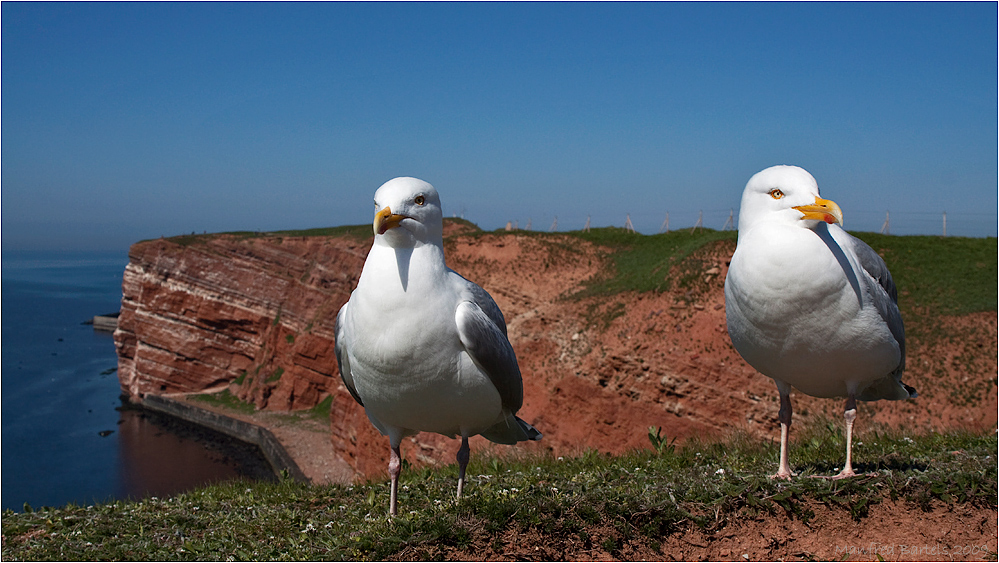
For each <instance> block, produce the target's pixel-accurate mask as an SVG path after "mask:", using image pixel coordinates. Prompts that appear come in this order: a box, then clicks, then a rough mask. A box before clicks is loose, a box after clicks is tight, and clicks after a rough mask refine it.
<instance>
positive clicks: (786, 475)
mask: <svg viewBox="0 0 999 563" xmlns="http://www.w3.org/2000/svg"><path fill="white" fill-rule="evenodd" d="M777 389H778V391H780V412H779V413H777V417H778V419H779V420H780V465H779V466H778V467H777V474H776V475H771V476H770V478H771V479H790V478H791V475H792V473H791V466H790V465H789V464H788V463H787V448H788V442H790V436H789V434H790V431H791V395H790V390H789V389H785V388H783V387H781V386H780V385H778V386H777Z"/></svg>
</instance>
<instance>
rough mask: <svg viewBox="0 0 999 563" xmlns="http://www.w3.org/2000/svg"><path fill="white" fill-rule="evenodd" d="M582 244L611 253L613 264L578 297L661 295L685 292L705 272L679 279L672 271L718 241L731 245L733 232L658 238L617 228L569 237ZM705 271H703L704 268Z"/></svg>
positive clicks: (703, 231) (676, 233)
mask: <svg viewBox="0 0 999 563" xmlns="http://www.w3.org/2000/svg"><path fill="white" fill-rule="evenodd" d="M570 234H571V235H573V236H577V237H579V238H581V239H583V240H585V241H588V242H591V243H593V244H596V245H599V246H602V247H605V248H608V249H610V250H611V253H610V256H609V257H610V259H611V262H612V264H613V268H612V271H611V272H609V273H608V275H606V276H603V277H598V278H597V279H595V280H592V281H591V282H590V283H589V284H588V287H587V289H586V290H584V291H583V292H581V293H580V294H578V296H579V297H588V296H593V295H614V294H617V293H622V292H627V291H634V292H639V293H641V292H646V291H653V292H663V291H668V290H670V289H674V288H687V287H689V286H691V282H692V281H694V280H695V279H699V278H700V277H701V275H702V272H703V271H704V269H701V268H697V269H696V272H693V271H690V272H686V271H685V272H681V273H680V275H679V276H678V277H674V276H672V275H670V274H671V273H675V272H671V271H670V270H671V268H673V267H674V266H678V265H680V264H682V263H683V262H684V261H685V260H686V259H687V258H688V257H690V256H691V254H693V253H694V252H696V251H697V250H699V249H701V248H702V247H704V246H705V245H707V244H709V243H712V242H715V241H719V240H731V241H734V240H735V238H736V233H735V232H734V231H714V230H711V229H697V230H696V231H695V232H693V233H692V232H691V231H690V230H687V229H683V230H679V231H672V232H669V233H664V234H658V235H642V234H637V233H631V232H628V231H625V230H624V229H619V228H616V227H604V228H599V229H592V230H591V231H590V232H588V233H584V232H582V231H574V232H572V233H570ZM705 269H706V268H705Z"/></svg>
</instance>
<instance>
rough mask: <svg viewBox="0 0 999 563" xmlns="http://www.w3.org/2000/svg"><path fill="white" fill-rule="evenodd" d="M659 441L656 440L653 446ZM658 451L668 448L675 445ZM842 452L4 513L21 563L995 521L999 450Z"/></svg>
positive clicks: (878, 447)
mask: <svg viewBox="0 0 999 563" xmlns="http://www.w3.org/2000/svg"><path fill="white" fill-rule="evenodd" d="M652 435H653V436H654V435H655V434H654V433H653V434H652ZM659 438H663V437H662V436H661V435H660V436H659ZM841 448H842V441H841V439H840V437H839V436H838V435H836V434H835V433H834V432H832V431H830V430H829V429H828V428H826V427H823V426H822V425H819V426H816V427H814V428H813V429H812V430H811V431H806V432H802V433H801V434H800V435H799V437H798V439H797V440H795V441H793V442H792V456H793V457H792V459H793V461H794V466H795V469H796V470H798V471H800V472H801V475H800V476H799V477H796V478H795V479H792V480H791V481H787V482H784V481H773V480H770V479H769V478H767V477H765V475H768V474H769V473H770V472H772V471H773V470H774V467H775V465H776V457H777V451H776V450H777V447H776V444H773V443H765V442H761V441H759V440H756V439H752V438H750V437H749V436H748V435H745V434H736V435H733V436H731V437H730V438H729V439H727V440H726V441H724V442H700V441H692V442H688V443H687V444H685V445H683V446H682V447H677V448H675V449H669V448H666V449H663V450H662V452H661V453H660V452H656V451H652V450H644V451H638V452H634V453H631V454H628V455H624V456H620V457H611V456H604V455H601V454H599V453H596V452H587V453H584V454H582V455H579V456H577V457H574V458H564V459H563V458H557V459H556V458H552V457H550V456H536V457H525V458H523V459H519V460H513V459H496V458H473V461H472V463H471V465H470V466H469V472H468V475H469V484H468V486H467V488H466V494H467V496H465V497H464V498H462V500H461V501H460V502H456V501H455V499H454V487H455V477H456V475H455V468H454V467H446V468H443V469H440V470H433V469H427V468H423V469H417V470H412V469H410V470H408V471H404V472H403V476H402V479H401V483H400V490H399V502H400V515H399V516H398V517H397V518H395V519H389V518H388V517H387V516H386V513H387V510H388V485H387V483H382V482H368V483H364V484H360V485H354V486H344V485H326V486H313V485H307V484H300V483H295V482H293V481H291V480H288V479H285V480H282V481H280V482H277V483H259V482H247V481H242V480H236V481H230V482H226V483H222V484H217V485H212V486H209V487H205V488H202V489H198V490H195V491H191V492H189V493H185V494H182V495H178V496H177V497H174V498H169V499H159V498H147V499H143V500H140V501H114V502H109V503H105V504H100V505H94V506H86V507H83V506H75V505H68V506H65V507H61V508H40V509H37V510H34V511H32V512H29V511H27V510H26V511H25V512H22V513H14V512H12V511H5V512H4V513H3V519H2V527H3V537H4V543H3V552H2V555H3V558H4V559H7V560H10V559H31V560H40V559H49V560H54V559H61V560H65V559H75V560H95V559H129V560H138V559H142V560H150V559H153V560H191V559H217V560H222V559H230V558H231V559H241V560H249V559H309V560H319V559H340V560H345V559H371V560H382V559H387V558H404V559H442V558H445V557H447V554H448V553H453V552H454V551H456V550H457V551H461V550H462V549H466V548H468V547H469V546H473V545H475V546H489V547H487V549H492V550H494V551H496V552H502V550H503V548H504V539H503V538H504V537H508V536H506V535H505V534H509V533H511V532H513V533H531V534H532V537H533V535H534V534H540V535H541V537H544V538H545V539H546V542H553V545H554V544H560V545H565V544H568V543H573V542H576V543H579V542H582V543H583V544H587V542H590V543H593V544H594V545H593V547H600V548H603V549H604V550H605V551H607V552H608V553H610V554H612V555H613V554H614V553H619V550H620V549H621V548H622V546H623V545H624V542H627V541H633V540H637V541H641V542H645V543H646V544H647V545H650V546H656V545H659V544H660V542H661V541H662V540H663V538H664V537H665V536H668V535H670V534H674V533H678V532H680V531H682V530H683V529H685V528H686V527H688V526H691V525H693V526H698V527H700V528H702V529H705V530H713V529H716V528H717V527H719V526H722V525H724V522H725V521H726V520H727V519H730V518H736V517H740V516H748V517H756V516H763V515H780V514H784V515H786V517H789V518H799V519H801V520H803V521H806V522H807V521H808V519H809V518H810V517H811V516H812V514H811V510H810V508H809V507H810V506H814V504H815V503H820V504H825V505H827V506H829V507H830V508H833V509H836V510H843V511H845V512H846V513H848V514H850V515H851V517H853V518H854V519H857V520H862V519H863V518H865V517H866V516H867V514H868V512H869V510H870V508H871V507H872V506H874V505H876V504H878V503H881V502H885V501H889V500H890V501H895V502H906V503H912V504H914V505H915V506H917V507H921V508H924V509H929V508H930V507H931V506H933V505H934V504H938V503H941V502H942V503H947V504H955V503H961V504H968V505H974V506H981V507H991V508H995V507H996V494H997V491H996V482H997V471H996V462H995V457H994V456H995V453H996V449H997V442H996V436H995V435H993V434H987V435H977V434H971V433H964V432H952V433H950V434H927V435H922V436H908V435H905V434H904V433H902V432H889V433H879V432H876V431H874V432H866V433H865V435H864V436H862V439H861V440H859V441H858V443H857V445H856V449H855V455H856V458H857V468H858V471H860V472H862V473H864V474H865V475H862V476H860V477H857V478H854V479H847V480H841V481H831V480H826V479H811V478H808V477H807V476H808V475H813V474H828V473H830V472H831V471H832V470H833V469H835V468H834V467H832V464H831V463H830V462H829V461H828V460H830V459H839V458H840V457H841V455H842V452H841V451H840V450H841ZM608 530H609V531H608Z"/></svg>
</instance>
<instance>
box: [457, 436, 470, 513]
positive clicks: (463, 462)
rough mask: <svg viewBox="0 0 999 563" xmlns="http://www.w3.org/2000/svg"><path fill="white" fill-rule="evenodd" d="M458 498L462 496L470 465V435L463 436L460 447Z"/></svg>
mask: <svg viewBox="0 0 999 563" xmlns="http://www.w3.org/2000/svg"><path fill="white" fill-rule="evenodd" d="M457 457H458V498H459V499H460V498H461V491H462V489H464V488H465V468H466V467H468V459H469V457H471V456H470V454H469V451H468V436H462V437H461V447H460V448H458V456H457Z"/></svg>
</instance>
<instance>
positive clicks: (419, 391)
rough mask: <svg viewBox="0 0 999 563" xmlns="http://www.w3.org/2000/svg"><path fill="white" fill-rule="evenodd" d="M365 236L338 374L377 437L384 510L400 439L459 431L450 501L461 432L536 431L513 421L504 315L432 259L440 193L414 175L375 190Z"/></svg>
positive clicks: (438, 255) (505, 434)
mask: <svg viewBox="0 0 999 563" xmlns="http://www.w3.org/2000/svg"><path fill="white" fill-rule="evenodd" d="M375 210H376V213H375V219H374V231H375V241H374V244H373V245H372V246H371V251H370V252H369V253H368V258H367V260H365V262H364V269H363V270H362V271H361V277H360V279H359V280H358V282H357V288H356V289H355V290H354V291H353V292H352V293H351V295H350V299H349V300H348V301H347V303H345V304H344V306H343V307H342V308H341V309H340V313H339V314H338V315H337V320H336V347H335V350H336V358H337V364H338V365H339V367H340V377H341V378H342V379H343V382H344V385H346V386H347V390H349V391H350V394H351V395H353V397H354V399H355V400H356V401H357V402H358V403H360V404H361V405H362V406H363V407H364V411H365V413H366V414H367V415H368V419H369V420H370V421H371V423H372V424H373V425H374V426H375V428H377V429H378V430H379V432H381V433H382V434H383V435H386V436H388V437H389V445H390V446H391V453H390V455H389V464H388V471H389V476H390V478H391V481H392V484H391V497H390V501H389V513H390V514H391V515H395V514H396V494H397V491H398V486H399V472H400V470H401V465H402V459H401V457H400V454H399V445H400V444H401V442H402V439H403V438H404V437H406V436H412V435H414V434H416V433H418V432H421V431H425V432H437V433H438V434H443V435H445V436H448V437H452V438H453V437H455V436H461V448H460V449H459V450H458V456H457V459H458V494H457V496H458V498H461V491H462V488H463V486H464V482H465V467H466V466H467V465H468V459H469V450H468V438H469V437H470V436H474V435H476V434H481V435H482V436H484V437H485V438H487V439H489V440H491V441H493V442H497V443H500V444H515V443H517V442H520V441H525V440H540V439H541V433H540V432H538V431H537V430H535V429H534V427H533V426H531V425H530V424H528V423H526V422H524V421H523V420H521V419H519V418H517V417H516V416H514V415H515V413H516V412H517V410H518V409H520V407H521V405H522V404H523V399H524V390H523V382H522V381H521V377H520V368H519V367H518V365H517V356H516V355H515V354H514V351H513V347H512V346H510V341H509V340H508V339H507V335H506V323H505V322H504V320H503V314H502V313H501V312H500V310H499V307H497V306H496V303H495V302H494V301H493V299H492V297H490V296H489V294H488V293H486V291H485V290H484V289H482V288H481V287H479V286H478V285H476V284H474V283H472V282H470V281H468V280H466V279H465V278H463V277H461V276H460V275H458V274H457V273H455V272H454V271H453V270H451V269H450V268H448V267H447V266H446V265H445V263H444V242H443V234H442V229H443V226H442V217H443V214H442V212H441V202H440V197H439V196H438V195H437V190H435V189H434V187H433V186H431V185H430V184H428V183H427V182H424V181H423V180H418V179H416V178H395V179H393V180H389V181H388V182H386V183H385V184H383V185H382V186H381V187H380V188H378V191H376V192H375Z"/></svg>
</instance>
